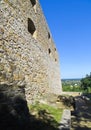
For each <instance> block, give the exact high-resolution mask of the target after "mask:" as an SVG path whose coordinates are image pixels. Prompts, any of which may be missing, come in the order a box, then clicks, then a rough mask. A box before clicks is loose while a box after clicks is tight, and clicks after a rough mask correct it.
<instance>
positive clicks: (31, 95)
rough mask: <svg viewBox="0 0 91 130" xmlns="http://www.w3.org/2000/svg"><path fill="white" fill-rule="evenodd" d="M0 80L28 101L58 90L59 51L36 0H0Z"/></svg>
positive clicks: (55, 92) (59, 91) (59, 83)
mask: <svg viewBox="0 0 91 130" xmlns="http://www.w3.org/2000/svg"><path fill="white" fill-rule="evenodd" d="M0 84H7V85H17V86H25V95H26V99H27V101H29V102H31V101H33V100H35V99H40V98H41V97H46V95H48V94H50V93H54V94H58V95H60V94H61V81H60V69H59V59H58V53H57V50H56V47H55V44H54V42H53V39H52V36H51V33H50V30H49V28H48V25H47V23H46V20H45V17H44V15H43V12H42V9H41V7H40V4H39V1H38V0H0Z"/></svg>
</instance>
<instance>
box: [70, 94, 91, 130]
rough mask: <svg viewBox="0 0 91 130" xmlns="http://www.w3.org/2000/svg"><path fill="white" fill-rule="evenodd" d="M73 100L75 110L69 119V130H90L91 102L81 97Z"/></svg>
mask: <svg viewBox="0 0 91 130" xmlns="http://www.w3.org/2000/svg"><path fill="white" fill-rule="evenodd" d="M75 100H76V110H75V113H74V114H73V115H72V117H71V118H72V120H71V122H72V128H71V130H91V101H86V100H85V99H82V97H81V96H78V97H76V98H75Z"/></svg>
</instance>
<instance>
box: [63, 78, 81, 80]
mask: <svg viewBox="0 0 91 130" xmlns="http://www.w3.org/2000/svg"><path fill="white" fill-rule="evenodd" d="M73 79H76V80H77V79H82V78H62V79H61V80H73Z"/></svg>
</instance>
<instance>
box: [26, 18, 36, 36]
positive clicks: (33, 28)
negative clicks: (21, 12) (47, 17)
mask: <svg viewBox="0 0 91 130" xmlns="http://www.w3.org/2000/svg"><path fill="white" fill-rule="evenodd" d="M28 31H29V32H30V33H31V34H32V35H33V34H34V32H35V31H36V28H35V25H34V23H33V21H32V20H31V19H30V18H28Z"/></svg>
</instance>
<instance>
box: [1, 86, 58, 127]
mask: <svg viewBox="0 0 91 130" xmlns="http://www.w3.org/2000/svg"><path fill="white" fill-rule="evenodd" d="M39 116H40V119H37V118H36V117H35V116H33V115H31V114H30V113H29V109H28V107H27V101H26V98H25V86H13V85H7V84H3V85H0V130H29V129H31V130H58V129H57V125H58V124H57V122H56V121H55V120H54V119H53V118H52V117H51V116H49V115H48V113H47V112H46V111H40V112H39Z"/></svg>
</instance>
